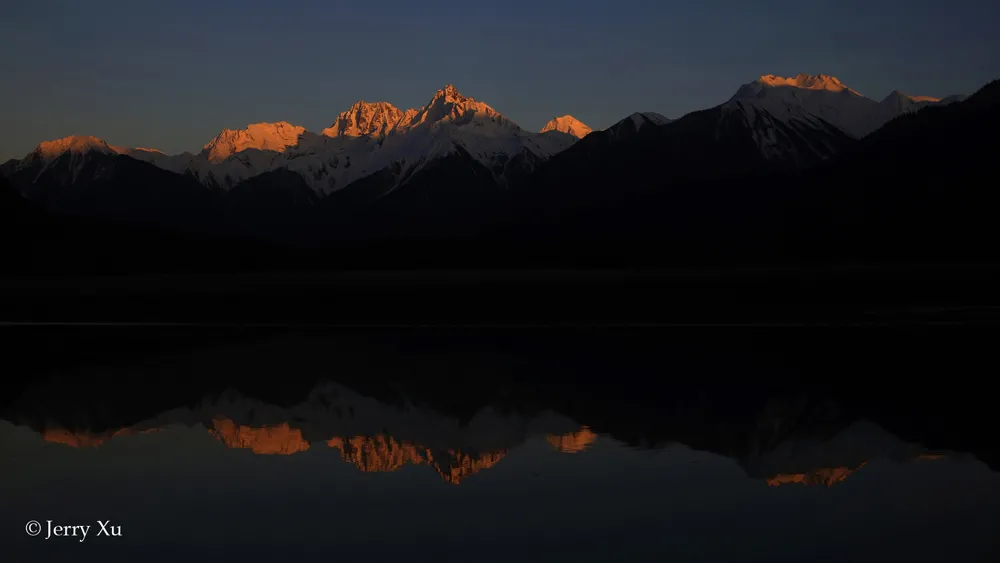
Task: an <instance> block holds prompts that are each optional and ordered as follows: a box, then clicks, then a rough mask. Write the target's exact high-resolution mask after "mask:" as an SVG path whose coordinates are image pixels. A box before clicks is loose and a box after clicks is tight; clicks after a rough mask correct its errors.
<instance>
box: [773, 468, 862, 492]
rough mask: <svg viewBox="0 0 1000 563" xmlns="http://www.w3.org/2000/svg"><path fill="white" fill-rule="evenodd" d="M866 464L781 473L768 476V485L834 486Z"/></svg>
mask: <svg viewBox="0 0 1000 563" xmlns="http://www.w3.org/2000/svg"><path fill="white" fill-rule="evenodd" d="M864 466H865V464H864V463H862V464H861V465H859V466H857V467H855V468H854V469H851V468H849V467H825V468H822V469H816V470H813V471H809V472H807V473H779V474H777V475H775V476H774V477H770V478H768V480H767V485H768V486H769V487H778V486H781V485H788V484H792V483H798V484H802V485H823V486H826V487H832V486H834V485H836V484H838V483H841V482H843V481H844V480H846V479H847V478H848V477H850V476H851V474H852V473H854V472H855V471H857V470H859V469H861V468H862V467H864Z"/></svg>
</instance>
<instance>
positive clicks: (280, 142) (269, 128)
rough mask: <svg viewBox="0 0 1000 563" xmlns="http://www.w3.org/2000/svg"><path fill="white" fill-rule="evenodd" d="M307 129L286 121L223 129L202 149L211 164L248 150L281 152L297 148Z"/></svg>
mask: <svg viewBox="0 0 1000 563" xmlns="http://www.w3.org/2000/svg"><path fill="white" fill-rule="evenodd" d="M305 132H306V129H305V127H300V126H297V125H292V124H291V123H288V122H286V121H279V122H277V123H252V124H250V125H247V128H246V129H235V130H234V129H223V130H222V132H220V133H219V134H218V135H217V136H216V137H215V138H214V139H212V140H211V141H210V142H209V143H208V144H206V145H205V146H204V147H203V148H202V154H203V155H204V156H206V157H207V158H208V160H209V161H210V162H222V161H223V160H225V159H227V158H229V157H230V156H232V155H233V154H235V153H238V152H242V151H245V150H247V149H258V150H266V151H275V152H281V151H283V150H285V149H286V148H288V147H292V146H296V145H298V143H299V137H300V136H301V135H302V134H303V133H305Z"/></svg>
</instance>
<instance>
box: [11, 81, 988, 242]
mask: <svg viewBox="0 0 1000 563" xmlns="http://www.w3.org/2000/svg"><path fill="white" fill-rule="evenodd" d="M996 90H997V87H996V83H992V84H991V85H988V86H987V87H986V88H984V89H983V90H982V91H980V92H979V93H977V94H976V95H975V96H972V97H969V98H966V97H965V96H962V95H955V96H949V97H947V98H943V99H937V98H930V97H926V96H911V95H907V94H904V93H901V92H898V91H894V92H892V93H891V94H890V95H889V96H887V97H886V98H884V99H882V100H881V101H876V100H873V99H870V98H867V97H865V96H863V95H861V94H860V93H858V92H857V91H855V90H853V89H851V88H849V87H848V86H846V85H845V84H843V83H842V82H841V81H840V80H838V79H837V78H834V77H831V76H826V75H822V74H821V75H816V76H812V75H804V74H801V75H798V76H795V77H789V78H783V77H777V76H773V75H765V76H761V77H760V78H759V79H757V80H755V81H752V82H750V83H748V84H744V85H743V86H740V87H739V88H737V89H736V92H735V94H734V95H733V96H732V97H731V98H730V99H729V100H728V101H726V102H725V103H723V104H721V105H718V106H715V107H712V108H709V109H706V110H701V111H696V112H692V113H689V114H687V115H684V116H681V117H679V118H677V119H670V118H667V117H665V116H663V115H660V114H657V113H653V112H637V113H634V114H631V115H629V116H627V117H625V118H623V119H621V120H620V121H618V122H617V123H615V124H614V125H612V126H611V127H608V128H607V129H604V130H597V131H594V130H592V129H591V128H590V127H588V126H586V125H585V124H583V123H582V122H580V121H579V120H577V119H576V118H574V117H572V116H569V115H566V116H561V117H557V118H554V119H553V120H552V121H550V122H549V123H548V124H546V125H545V127H543V129H542V130H541V131H540V132H538V133H534V132H530V131H526V130H524V129H522V128H521V127H520V126H518V125H517V124H516V123H515V122H514V121H512V120H510V119H509V118H507V117H505V116H504V115H502V114H500V113H499V112H497V111H496V110H494V109H493V108H492V107H490V106H489V105H487V104H486V103H484V102H481V101H478V100H476V99H474V98H470V97H467V96H465V95H462V94H461V93H459V92H458V90H457V89H456V88H455V87H454V86H452V85H448V86H446V87H445V88H442V89H441V90H439V91H437V92H435V93H434V95H433V96H432V97H431V99H430V101H429V102H428V103H427V104H426V105H424V106H423V107H420V108H413V109H407V110H401V109H399V108H396V107H395V106H393V105H391V104H389V103H388V102H366V101H359V102H357V103H356V104H354V105H353V106H352V107H351V108H349V109H348V110H347V111H345V112H343V113H341V114H339V115H338V116H337V117H336V118H335V119H334V120H333V121H332V123H331V125H330V127H328V128H326V129H324V130H323V131H321V132H319V133H314V132H310V131H307V130H305V128H303V127H300V126H295V125H292V124H289V123H286V122H279V123H257V124H252V125H249V126H247V128H245V129H242V130H229V129H226V130H223V131H221V132H220V133H219V134H218V135H217V136H216V137H215V138H214V139H212V140H211V141H209V142H208V143H207V144H206V145H205V146H204V147H203V148H202V149H201V150H200V151H199V152H197V153H190V152H185V153H182V154H178V155H166V154H164V153H162V152H159V151H156V150H153V149H148V148H128V147H121V146H117V145H113V144H110V143H108V142H106V141H105V140H101V139H97V138H94V137H86V136H74V137H67V138H64V139H59V140H54V141H47V142H42V143H41V144H39V146H38V147H37V148H36V149H35V150H34V151H32V152H31V153H30V154H28V155H26V156H25V157H24V158H23V159H20V160H11V161H8V162H6V163H4V164H3V165H2V166H0V182H4V183H8V184H9V185H10V186H11V188H12V190H11V189H10V188H8V190H9V191H13V192H15V194H10V193H8V195H7V196H4V197H5V198H8V199H9V198H11V197H15V196H16V195H19V196H20V197H21V198H23V199H24V200H26V201H27V202H28V203H31V204H34V205H35V206H36V207H39V208H41V209H42V210H43V211H44V212H45V213H48V214H53V215H55V216H63V217H64V216H76V217H85V218H90V219H98V220H102V221H107V220H111V221H114V222H127V223H131V224H139V225H155V226H157V227H161V228H162V227H165V228H168V229H170V230H171V231H172V232H176V231H181V232H187V233H197V234H199V235H214V236H220V235H226V236H241V237H249V238H252V239H258V240H264V241H269V242H279V243H282V244H288V243H291V244H293V245H295V246H297V247H303V246H317V245H318V246H322V247H328V248H330V247H338V248H341V249H343V248H345V244H347V243H346V242H345V241H351V242H350V245H352V248H354V249H355V250H354V252H356V253H357V254H362V255H364V254H370V253H371V252H372V251H371V245H372V244H376V242H377V241H389V240H392V241H401V240H402V241H408V242H409V243H412V242H413V241H414V240H416V239H420V240H428V239H429V240H435V241H448V243H449V244H452V245H454V244H457V242H456V241H465V242H469V241H472V240H475V241H477V244H478V243H482V248H483V249H485V248H496V247H500V246H502V247H504V248H505V249H504V250H503V252H505V253H507V254H518V255H524V253H523V252H521V250H522V249H523V248H524V247H525V246H529V247H531V249H532V251H535V250H538V251H539V252H542V251H541V250H540V249H543V248H549V250H545V251H544V253H545V254H546V256H550V255H551V254H553V253H555V254H560V255H564V254H566V253H565V252H563V251H562V250H558V249H557V247H558V248H563V247H564V246H565V244H566V241H567V240H569V239H572V240H573V241H575V242H574V244H576V245H577V246H578V247H579V246H581V245H582V246H587V245H589V243H590V242H592V241H593V240H595V239H598V238H600V239H601V240H603V241H604V242H603V243H602V244H603V245H605V246H608V245H612V244H626V243H625V242H624V241H626V240H629V241H635V240H640V241H644V244H645V243H646V242H648V241H652V240H656V241H661V242H662V241H664V240H666V242H667V243H668V244H667V245H666V247H673V246H678V247H679V248H680V251H681V252H682V254H683V253H684V252H688V253H696V254H699V255H706V253H708V254H712V255H715V254H717V252H718V251H725V252H729V253H732V254H740V253H743V254H745V255H746V254H747V252H749V251H750V250H754V251H757V250H761V249H763V248H765V247H767V248H772V247H773V243H774V242H775V240H776V239H777V238H782V237H784V238H783V239H782V240H786V241H790V242H791V243H792V244H800V243H802V242H803V241H804V240H805V239H803V238H802V237H799V236H791V237H789V235H788V232H787V230H785V231H782V232H780V233H779V232H777V231H775V230H774V228H775V227H776V224H775V223H774V221H780V222H781V223H782V225H784V226H785V227H789V226H790V225H791V223H794V224H795V226H796V228H815V227H816V225H817V223H816V222H815V221H813V220H812V219H809V220H807V219H806V217H807V214H808V213H815V212H816V210H817V206H818V205H819V202H821V201H825V202H827V203H830V206H829V207H827V210H839V209H842V207H843V205H844V204H843V201H846V200H849V199H851V198H857V197H859V196H858V195H857V194H855V193H854V191H853V190H855V189H856V188H857V186H860V185H867V179H868V178H873V177H876V176H879V175H883V174H884V173H885V172H889V173H890V174H897V175H900V178H901V179H902V178H903V177H904V176H906V175H908V174H910V171H909V170H910V169H911V168H914V167H919V166H923V165H926V164H927V162H926V161H927V160H935V161H938V162H941V163H945V162H947V163H948V164H943V168H954V163H955V159H957V158H964V157H963V155H966V156H967V155H971V154H973V153H975V152H976V150H978V149H967V148H965V144H973V145H976V144H978V145H979V146H982V142H986V143H987V145H988V144H989V143H991V142H992V143H994V144H995V142H996V141H991V140H989V138H987V137H983V138H982V139H980V138H973V137H972V136H971V134H966V133H964V132H959V133H960V134H959V135H958V136H956V137H954V138H953V139H952V142H951V143H950V145H951V146H950V147H945V148H944V149H943V150H942V151H941V152H940V153H938V154H933V155H928V156H926V157H924V156H920V155H919V154H918V153H917V151H912V152H910V153H909V154H897V156H898V157H901V158H909V159H911V160H912V161H913V165H912V166H911V164H910V163H909V161H907V162H908V163H907V164H905V165H904V164H903V163H902V162H901V161H899V160H898V159H897V160H896V161H894V163H893V165H892V166H893V167H894V168H888V166H889V164H888V162H885V161H881V162H880V161H879V160H878V159H877V158H867V160H865V164H864V166H865V170H864V171H858V170H853V171H851V172H847V171H848V170H850V167H851V166H859V164H858V163H859V162H861V161H860V160H859V159H860V158H862V157H860V156H857V155H861V154H868V155H873V154H874V153H875V152H878V151H885V152H886V153H897V152H898V151H897V147H898V145H899V144H900V143H906V144H913V143H914V142H916V140H917V139H921V138H923V137H922V136H933V135H934V132H933V131H932V129H933V128H934V127H939V126H938V125H936V124H939V123H945V122H949V123H951V125H947V124H946V125H941V126H940V127H949V128H951V129H954V128H955V127H959V126H961V127H979V126H978V125H975V124H974V123H973V122H972V121H970V120H967V119H965V118H963V116H967V115H971V114H972V113H976V114H977V115H978V116H979V117H978V118H977V119H978V120H979V123H980V124H983V123H986V122H988V120H989V119H995V115H996V98H997V94H996ZM904 116H915V117H916V119H902V118H903V117H904ZM973 121H974V120H973ZM904 130H905V131H906V133H900V132H901V131H904ZM977 130H978V129H977ZM952 132H954V131H952ZM873 139H879V140H878V141H877V142H876V141H874V140H873ZM889 139H891V140H889ZM940 141H941V138H940V137H938V138H937V141H934V140H928V141H927V142H928V143H931V142H940ZM873 151H874V152H873ZM986 152H988V151H986ZM948 159H951V160H948ZM851 163H854V164H851ZM980 164H981V163H980ZM967 171H968V169H967V170H965V171H963V173H965V172H967ZM854 173H858V174H859V175H857V176H855V177H853V178H852V179H851V180H849V181H850V182H852V183H853V184H854V188H850V187H846V188H844V189H840V190H839V192H838V193H835V194H832V195H831V194H830V193H829V187H830V185H831V184H830V182H831V181H832V178H833V177H835V176H837V175H851V174H854ZM922 180H927V178H923V179H922ZM904 183H905V182H904ZM809 186H811V187H809ZM2 189H3V187H2V186H0V190H2ZM891 189H894V188H888V190H891ZM879 190H883V188H882V187H878V188H873V190H866V194H865V195H864V196H863V197H870V196H873V195H874V196H875V197H876V198H877V197H878V194H877V193H873V191H874V192H877V191H879ZM748 194H752V197H750V196H749V195H748ZM748 197H749V200H748V199H747V198H748ZM831 197H832V198H833V199H835V200H838V201H835V202H830V201H829V199H830V198H831ZM804 198H805V199H804ZM806 199H808V201H805V200H806ZM18 205H19V206H22V204H18ZM824 205H825V204H824ZM911 207H912V205H911ZM922 209H923V208H922ZM924 210H926V209H924ZM779 211H780V213H779ZM881 211H886V210H881ZM928 211H933V210H928ZM853 212H854V213H855V215H854V217H852V218H853V219H857V218H858V217H857V210H854V211H853ZM913 212H914V213H916V212H917V211H916V210H913ZM921 212H923V211H921ZM823 213H824V214H825V215H826V217H825V220H830V216H831V215H836V213H827V212H825V211H824V212H823ZM556 216H558V217H559V221H554V220H553V217H556ZM834 219H835V220H840V219H842V218H841V217H835V218H834ZM745 229H756V230H755V231H753V232H748V233H747V234H748V235H750V236H739V235H735V236H737V238H739V239H740V240H739V241H737V242H738V244H736V245H735V246H733V245H730V244H728V242H726V241H727V240H728V238H727V237H729V236H733V233H734V232H736V231H740V230H745ZM761 229H762V230H761ZM812 234H816V232H815V230H814V231H813V232H812ZM838 236H840V235H838ZM515 239H519V240H521V241H523V242H521V243H519V244H520V246H518V247H517V250H514V246H515V244H514V240H515ZM557 239H558V241H557ZM692 239H697V240H696V241H695V242H694V244H692V245H687V244H686V243H687V242H688V241H691V240H692ZM359 241H365V242H364V244H365V245H368V246H364V245H362V246H364V249H360V248H361V247H358V244H360V243H359ZM814 242H816V243H817V244H816V246H817V247H829V246H831V245H835V243H834V242H831V241H829V240H823V241H814ZM841 242H842V241H841ZM748 246H752V247H753V249H749V248H748ZM783 246H784V245H783ZM666 247H664V248H666ZM685 247H686V248H685ZM578 250H579V249H578ZM785 250H790V249H788V248H786V249H785ZM800 250H801V249H800ZM597 251H598V250H597V249H596V248H593V249H591V250H588V251H587V252H590V253H591V254H593V252H597ZM852 251H853V250H852ZM400 252H401V253H404V254H405V253H407V252H408V251H406V252H404V251H400ZM453 252H454V253H457V254H464V253H465V252H466V250H465V249H463V250H458V249H455V250H454V251H453ZM498 252H499V251H498ZM608 252H610V250H608ZM831 252H834V253H841V254H843V253H845V252H848V250H846V249H843V248H837V249H834V250H832V251H831ZM642 253H643V254H645V253H646V251H645V250H644V251H643V252H642ZM713 253H715V254H713ZM791 258H794V257H791ZM791 258H790V259H791ZM539 259H542V258H539ZM679 259H683V256H681V257H679ZM720 259H721V258H720Z"/></svg>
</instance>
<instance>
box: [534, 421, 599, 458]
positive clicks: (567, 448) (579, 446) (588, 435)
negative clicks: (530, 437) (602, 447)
mask: <svg viewBox="0 0 1000 563" xmlns="http://www.w3.org/2000/svg"><path fill="white" fill-rule="evenodd" d="M545 439H546V440H548V442H549V443H550V444H552V447H553V448H555V449H557V450H559V451H561V452H564V453H568V454H575V453H579V452H582V451H583V450H586V449H587V448H589V447H590V446H591V444H593V443H594V441H595V440H597V434H594V432H593V431H592V430H591V429H590V428H588V427H587V426H584V427H583V428H581V429H580V430H578V431H576V432H570V433H568V434H562V435H555V434H549V435H548V436H546V437H545Z"/></svg>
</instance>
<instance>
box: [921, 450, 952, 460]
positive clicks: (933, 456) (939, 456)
mask: <svg viewBox="0 0 1000 563" xmlns="http://www.w3.org/2000/svg"><path fill="white" fill-rule="evenodd" d="M946 457H948V456H947V455H945V454H938V453H930V452H928V453H925V454H920V455H918V456H917V457H916V459H917V460H918V461H934V460H938V459H944V458H946Z"/></svg>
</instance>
